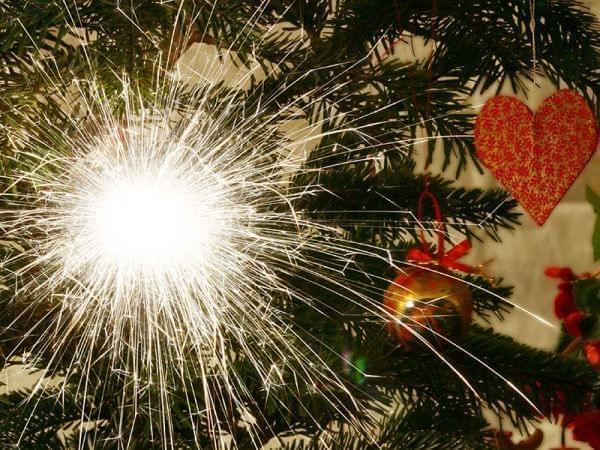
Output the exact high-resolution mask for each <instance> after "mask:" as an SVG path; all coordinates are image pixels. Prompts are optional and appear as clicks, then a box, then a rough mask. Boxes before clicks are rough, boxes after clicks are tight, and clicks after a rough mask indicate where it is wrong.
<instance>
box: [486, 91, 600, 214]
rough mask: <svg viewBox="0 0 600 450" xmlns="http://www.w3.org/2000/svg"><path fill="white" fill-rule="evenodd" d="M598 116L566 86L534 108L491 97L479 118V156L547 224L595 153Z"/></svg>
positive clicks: (514, 101) (507, 99) (515, 101)
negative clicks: (534, 111) (535, 110)
mask: <svg viewBox="0 0 600 450" xmlns="http://www.w3.org/2000/svg"><path fill="white" fill-rule="evenodd" d="M597 139H598V137H597V130H596V119H595V117H594V114H593V113H592V111H591V110H590V108H589V107H588V105H587V103H586V101H585V99H584V98H583V97H582V96H581V95H579V94H578V93H576V92H573V91H570V90H568V89H563V90H560V91H558V92H556V93H555V94H553V95H552V96H550V97H548V98H547V99H546V100H544V102H543V103H542V105H541V106H540V107H539V109H538V111H537V112H536V113H535V114H533V113H532V112H531V111H530V110H529V108H527V106H525V105H524V104H523V103H522V102H520V101H519V100H517V99H516V98H513V97H505V96H497V97H493V98H492V99H490V100H488V101H487V102H486V104H485V105H484V107H483V109H482V110H481V113H480V114H479V116H478V117H477V120H476V122H475V147H476V149H477V153H476V154H477V157H478V158H479V160H480V161H481V162H482V163H483V164H484V165H485V166H486V167H487V168H488V169H489V170H490V171H491V172H492V174H494V176H495V177H496V179H498V181H500V183H502V184H503V185H504V187H505V188H506V189H507V190H508V191H509V192H510V193H511V194H512V195H513V197H515V198H516V199H517V201H518V202H519V203H520V204H521V206H522V207H523V208H524V209H525V210H526V211H527V212H528V213H529V215H530V216H531V217H532V218H533V220H535V221H536V222H537V223H538V224H539V225H542V224H543V223H544V222H545V221H546V219H547V218H548V216H549V215H550V213H551V212H552V210H553V209H554V208H555V207H556V205H557V204H558V203H559V202H560V199H561V198H562V197H563V196H564V195H565V193H566V192H567V191H568V190H569V187H570V186H571V185H572V184H573V182H574V181H575V180H576V179H577V177H578V176H579V174H580V173H581V171H582V170H583V168H584V167H585V165H586V164H587V162H588V161H589V159H590V158H591V157H592V155H593V154H594V150H595V148H596V143H597Z"/></svg>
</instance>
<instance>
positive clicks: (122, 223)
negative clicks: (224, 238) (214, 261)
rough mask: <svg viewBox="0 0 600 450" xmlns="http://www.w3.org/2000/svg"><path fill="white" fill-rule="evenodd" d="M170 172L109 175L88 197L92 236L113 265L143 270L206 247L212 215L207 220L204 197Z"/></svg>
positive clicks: (174, 261) (182, 258)
mask: <svg viewBox="0 0 600 450" xmlns="http://www.w3.org/2000/svg"><path fill="white" fill-rule="evenodd" d="M170 175H171V176H170ZM172 175H173V174H168V173H167V174H164V175H163V176H162V177H160V178H162V179H156V178H157V177H154V176H152V174H147V173H142V174H136V175H134V176H129V177H124V178H118V179H114V180H113V179H110V180H109V183H110V184H109V183H106V184H109V185H108V186H104V187H103V191H102V192H101V193H100V195H98V196H91V198H90V199H89V202H90V204H89V208H90V210H91V214H90V215H89V219H90V223H89V224H88V225H89V227H90V230H89V231H90V232H91V234H92V236H93V242H96V243H97V244H98V246H99V249H100V250H101V251H102V252H103V253H104V254H105V255H106V256H107V257H109V258H111V259H113V261H114V262H115V263H116V264H117V265H118V266H120V267H122V266H124V267H125V268H130V269H139V272H140V275H142V276H143V275H144V272H148V271H149V272H155V271H157V270H160V268H161V267H162V268H164V267H165V266H167V265H172V264H177V265H181V264H185V263H187V262H189V260H190V259H191V258H197V257H199V256H202V255H204V256H207V253H208V252H209V251H210V248H211V240H212V235H211V231H210V226H211V222H214V219H215V218H214V217H213V218H212V219H213V220H212V221H211V217H210V213H211V211H210V210H209V209H208V208H207V207H206V206H207V205H206V204H205V202H206V200H205V199H202V198H201V195H200V194H199V193H197V192H194V191H193V189H192V188H191V187H190V186H182V185H181V184H182V183H179V185H178V183H177V181H178V180H177V179H176V177H174V176H172Z"/></svg>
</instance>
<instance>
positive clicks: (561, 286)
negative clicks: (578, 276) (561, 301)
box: [558, 281, 573, 292]
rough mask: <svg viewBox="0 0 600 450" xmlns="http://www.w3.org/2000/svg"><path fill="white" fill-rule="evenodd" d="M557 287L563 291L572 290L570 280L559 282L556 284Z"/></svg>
mask: <svg viewBox="0 0 600 450" xmlns="http://www.w3.org/2000/svg"><path fill="white" fill-rule="evenodd" d="M558 289H560V290H561V291H563V292H573V283H571V282H570V281H565V282H564V283H560V284H559V285H558Z"/></svg>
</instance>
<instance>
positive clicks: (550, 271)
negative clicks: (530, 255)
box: [544, 267, 575, 281]
mask: <svg viewBox="0 0 600 450" xmlns="http://www.w3.org/2000/svg"><path fill="white" fill-rule="evenodd" d="M544 273H545V274H546V275H547V276H549V277H551V278H560V279H561V280H565V281H570V280H574V279H575V274H574V273H573V271H572V270H571V269H570V268H569V267H548V268H547V269H546V270H544Z"/></svg>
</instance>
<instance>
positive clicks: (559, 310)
mask: <svg viewBox="0 0 600 450" xmlns="http://www.w3.org/2000/svg"><path fill="white" fill-rule="evenodd" d="M576 310H577V308H576V307H575V299H574V298H573V294H570V293H567V292H563V291H561V292H559V293H558V294H557V295H556V297H555V298H554V314H555V315H556V317H558V318H559V319H561V320H562V319H564V318H565V317H567V316H568V315H569V314H571V313H572V312H575V311H576Z"/></svg>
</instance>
